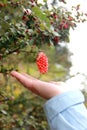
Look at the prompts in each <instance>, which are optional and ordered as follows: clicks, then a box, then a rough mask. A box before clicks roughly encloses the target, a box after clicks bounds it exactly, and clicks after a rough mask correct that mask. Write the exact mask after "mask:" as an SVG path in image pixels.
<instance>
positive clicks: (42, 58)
mask: <svg viewBox="0 0 87 130" xmlns="http://www.w3.org/2000/svg"><path fill="white" fill-rule="evenodd" d="M36 64H37V66H38V69H39V71H40V73H42V74H44V73H47V72H48V58H47V56H46V55H45V54H44V53H43V52H40V53H39V54H38V56H37V58H36Z"/></svg>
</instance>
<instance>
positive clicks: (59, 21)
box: [0, 0, 85, 73]
mask: <svg viewBox="0 0 87 130" xmlns="http://www.w3.org/2000/svg"><path fill="white" fill-rule="evenodd" d="M60 2H64V3H65V1H64V0H63V1H62V0H61V1H60ZM54 5H55V1H53V3H52V8H51V9H49V6H48V4H47V1H44V4H40V3H39V2H38V1H37V0H30V1H26V0H21V1H18V0H13V1H11V0H9V1H7V0H3V1H2V2H0V8H1V11H0V12H1V13H0V28H1V31H0V64H1V70H0V71H1V72H2V73H3V72H5V71H6V69H4V71H3V68H4V67H2V66H4V65H3V62H2V61H3V58H4V57H7V56H8V55H9V54H13V53H19V52H22V51H23V50H22V49H24V48H25V47H26V46H27V45H29V46H30V47H31V46H33V45H34V46H37V47H39V49H40V48H41V46H42V45H43V44H48V45H57V44H58V43H62V42H69V30H70V28H73V29H75V27H76V26H77V25H76V24H77V23H78V22H84V21H85V19H84V14H83V13H81V12H80V11H79V8H80V6H79V5H77V7H72V10H74V12H76V14H75V16H73V12H72V10H71V11H68V10H67V9H66V8H64V7H61V6H59V7H57V8H55V6H54Z"/></svg>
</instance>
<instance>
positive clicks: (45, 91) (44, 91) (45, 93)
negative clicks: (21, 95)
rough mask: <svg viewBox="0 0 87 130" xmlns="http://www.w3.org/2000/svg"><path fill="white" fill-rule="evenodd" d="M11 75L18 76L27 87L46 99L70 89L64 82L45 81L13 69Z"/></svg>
mask: <svg viewBox="0 0 87 130" xmlns="http://www.w3.org/2000/svg"><path fill="white" fill-rule="evenodd" d="M11 75H12V76H13V77H14V78H16V79H17V80H18V81H19V82H20V83H21V84H22V85H23V86H24V87H25V88H27V89H28V90H30V91H31V92H33V93H35V94H37V95H38V96H40V97H42V98H44V99H50V98H52V97H54V96H56V95H59V94H62V93H64V92H67V91H70V87H68V86H66V84H65V83H63V82H44V81H41V80H38V79H36V78H34V77H32V76H30V75H27V74H25V73H19V72H16V71H12V72H11Z"/></svg>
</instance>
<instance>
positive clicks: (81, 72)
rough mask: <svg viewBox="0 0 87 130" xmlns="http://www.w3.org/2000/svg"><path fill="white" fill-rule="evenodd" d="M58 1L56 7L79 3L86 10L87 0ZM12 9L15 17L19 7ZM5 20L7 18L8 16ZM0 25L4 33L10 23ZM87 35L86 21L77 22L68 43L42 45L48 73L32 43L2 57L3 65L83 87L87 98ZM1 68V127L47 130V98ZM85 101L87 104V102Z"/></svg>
mask: <svg viewBox="0 0 87 130" xmlns="http://www.w3.org/2000/svg"><path fill="white" fill-rule="evenodd" d="M40 2H41V1H40ZM47 2H48V3H49V5H50V3H51V2H52V1H51V0H48V1H47ZM56 2H57V3H56V6H65V7H67V8H68V9H70V8H71V6H72V5H74V6H75V5H77V4H80V5H81V6H80V8H81V10H82V11H83V12H86V13H87V7H86V5H87V1H86V0H77V1H76V0H72V1H70V0H66V2H67V4H63V3H62V2H61V3H58V1H56ZM14 8H15V6H14ZM1 9H2V8H1ZM9 12H10V15H11V17H13V16H14V17H16V15H18V13H20V12H19V9H16V10H15V13H14V9H11V11H10V9H9V8H8V13H9ZM5 13H6V12H5V9H2V10H1V11H0V17H3V15H4V14H5ZM13 14H14V15H13ZM5 19H7V20H8V17H5ZM17 20H18V19H16V22H17ZM14 22H15V21H14ZM1 25H3V28H2V26H1ZM1 25H0V30H1V32H2V33H3V32H4V30H5V29H7V26H6V24H5V23H4V22H1ZM86 34H87V22H85V23H78V26H77V27H76V29H74V30H72V29H70V42H69V43H67V44H66V43H65V42H62V44H61V43H58V45H56V46H54V47H53V46H48V45H47V44H45V45H42V46H41V48H40V49H41V50H43V51H44V52H45V54H46V55H47V57H48V59H49V70H48V73H46V74H41V73H40V72H39V71H38V68H37V65H36V63H35V59H36V53H37V51H38V48H37V47H36V46H32V48H31V47H30V46H27V47H25V48H24V49H23V50H22V52H21V53H20V52H19V51H18V52H17V53H13V54H11V55H8V56H7V57H6V58H4V59H3V65H4V67H5V69H6V68H7V69H8V70H11V69H12V68H15V69H16V70H17V71H19V72H24V73H27V74H30V75H32V76H34V77H36V78H38V79H40V80H44V81H48V82H49V81H64V82H66V83H67V84H68V85H69V86H71V87H75V88H76V89H81V90H82V92H83V94H84V95H85V97H87V69H86V67H87V62H86V55H87V51H86V48H87V45H86V44H87V38H86ZM0 38H1V37H0ZM47 42H48V41H47ZM15 46H16V45H15ZM25 50H26V51H25ZM30 52H32V53H30ZM0 58H1V57H0ZM0 65H1V63H0ZM0 67H1V68H0V70H1V71H0V72H2V73H0V86H1V87H0V130H48V129H49V128H48V124H47V120H46V117H45V115H44V111H43V104H44V103H45V100H44V99H42V98H40V97H38V96H37V95H35V94H32V93H31V92H29V91H27V90H26V89H25V88H24V87H23V86H22V85H21V84H20V83H19V82H17V81H16V79H14V78H12V77H11V76H10V75H9V74H6V73H4V72H6V70H5V69H4V68H3V67H2V66H0ZM86 100H87V99H86ZM85 104H86V106H87V101H85Z"/></svg>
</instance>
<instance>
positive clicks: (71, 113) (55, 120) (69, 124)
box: [44, 91, 87, 130]
mask: <svg viewBox="0 0 87 130" xmlns="http://www.w3.org/2000/svg"><path fill="white" fill-rule="evenodd" d="M83 102H84V96H83V94H82V93H81V92H80V91H70V92H66V93H63V94H60V95H58V96H55V97H53V98H51V99H50V100H48V101H47V102H46V103H45V105H44V111H45V114H46V116H47V120H48V123H49V126H50V130H87V109H86V107H85V106H84V104H83Z"/></svg>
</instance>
